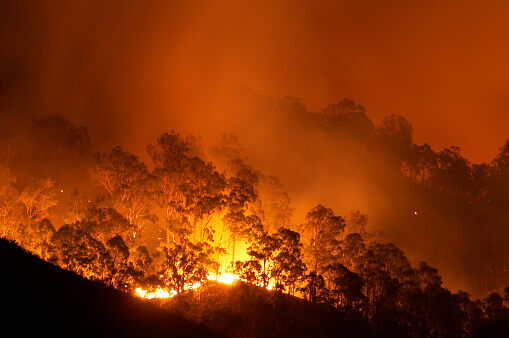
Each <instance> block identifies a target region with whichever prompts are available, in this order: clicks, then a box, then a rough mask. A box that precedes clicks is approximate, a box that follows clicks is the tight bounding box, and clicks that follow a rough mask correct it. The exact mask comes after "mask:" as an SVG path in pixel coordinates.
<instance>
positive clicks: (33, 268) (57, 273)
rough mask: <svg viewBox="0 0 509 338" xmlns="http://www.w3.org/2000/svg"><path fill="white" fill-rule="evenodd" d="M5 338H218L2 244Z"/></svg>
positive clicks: (0, 301)
mask: <svg viewBox="0 0 509 338" xmlns="http://www.w3.org/2000/svg"><path fill="white" fill-rule="evenodd" d="M0 293H1V294H0V306H1V308H2V311H1V312H2V313H3V314H2V315H0V336H5V337H11V336H12V337H14V336H16V337H24V336H29V335H30V336H32V335H34V336H35V335H37V336H40V337H77V336H78V337H212V336H214V334H212V333H211V332H209V331H207V330H206V329H204V328H203V327H201V326H199V325H197V324H193V323H191V322H189V321H187V320H185V319H182V318H180V317H178V316H175V315H172V314H169V313H167V312H166V311H163V310H161V309H159V308H157V307H156V306H154V305H153V304H149V303H148V302H145V301H143V300H138V299H135V298H133V297H130V296H128V295H126V294H123V293H121V292H119V291H117V290H114V289H112V288H109V287H107V286H105V285H102V284H99V283H95V282H92V281H89V280H86V279H84V278H81V277H79V276H77V275H76V274H74V273H71V272H69V271H65V270H62V269H60V268H58V267H56V266H54V265H52V264H49V263H47V262H44V261H42V260H40V259H38V258H37V257H35V256H33V255H31V254H29V253H27V252H26V251H24V250H23V249H21V248H20V247H18V246H17V245H16V244H14V243H11V242H8V241H6V240H4V239H0Z"/></svg>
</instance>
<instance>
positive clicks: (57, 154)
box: [0, 99, 509, 337]
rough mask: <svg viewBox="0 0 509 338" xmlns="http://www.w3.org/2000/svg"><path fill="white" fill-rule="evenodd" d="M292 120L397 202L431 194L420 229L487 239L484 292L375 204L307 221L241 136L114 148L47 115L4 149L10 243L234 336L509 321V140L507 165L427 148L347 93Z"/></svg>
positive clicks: (3, 202) (174, 138)
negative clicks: (447, 229)
mask: <svg viewBox="0 0 509 338" xmlns="http://www.w3.org/2000/svg"><path fill="white" fill-rule="evenodd" d="M292 103H295V102H293V101H291V100H290V101H287V104H292ZM289 114H290V113H289ZM291 114H292V117H291V120H292V121H293V124H292V125H290V126H288V130H286V131H285V133H287V134H288V135H292V134H298V133H300V134H301V138H300V139H301V141H300V142H303V143H304V142H305V140H306V139H314V140H315V139H323V140H324V142H329V143H327V145H328V149H335V147H337V148H347V149H349V151H350V152H352V153H355V154H357V155H356V156H358V158H362V163H363V170H365V171H367V172H368V173H369V174H370V176H371V179H372V180H374V181H378V182H386V185H387V189H386V191H387V192H386V194H385V195H380V196H379V198H380V199H384V202H383V203H385V204H386V205H397V204H398V203H399V202H398V201H400V200H403V199H404V200H420V201H422V205H426V208H421V209H416V210H415V211H413V212H412V215H409V218H408V219H414V218H412V217H413V216H416V217H420V216H421V214H422V213H423V214H425V215H424V217H426V213H427V214H434V215H435V216H436V215H437V214H439V215H442V214H450V215H451V216H450V217H451V218H453V219H454V221H453V222H454V223H455V224H460V226H456V228H458V229H462V230H461V233H460V232H459V231H458V234H457V235H458V236H461V237H467V238H469V239H471V240H472V243H478V242H479V243H480V242H482V245H479V246H477V247H475V246H472V247H471V248H470V250H469V252H468V253H465V259H467V258H468V259H469V268H471V272H472V275H473V276H475V281H476V283H475V288H472V290H473V292H475V294H476V295H480V296H479V297H476V298H475V299H474V297H472V296H471V295H470V294H469V292H467V291H461V290H458V291H457V292H452V291H450V290H449V289H448V288H447V287H446V285H444V283H443V281H442V277H441V275H440V273H439V271H438V270H437V269H436V268H434V267H433V266H430V265H429V264H427V263H426V262H424V261H418V262H414V261H412V260H411V259H409V258H407V256H406V255H405V252H403V250H401V249H400V248H399V247H398V246H397V245H396V244H394V243H393V242H392V241H390V238H389V236H387V235H386V234H384V233H383V231H380V230H379V229H375V228H374V227H373V226H372V224H371V223H370V215H368V214H365V213H364V212H362V211H360V210H356V209H355V210H351V211H350V212H349V213H346V214H342V215H339V214H337V213H336V212H335V211H334V210H333V209H332V208H330V207H329V206H327V205H323V204H322V203H316V204H314V205H313V206H312V207H311V208H309V210H305V211H304V212H302V213H303V214H305V217H304V218H303V219H302V220H297V221H296V217H294V216H295V213H296V210H295V208H294V206H293V205H292V199H291V196H290V195H289V193H287V191H286V189H285V184H284V182H282V181H281V180H280V179H279V178H278V177H276V176H273V175H271V173H266V172H263V171H261V170H259V169H257V168H256V167H255V166H253V165H252V164H251V163H250V161H249V159H248V158H247V156H246V154H245V151H244V149H243V147H242V145H241V144H242V140H241V139H240V138H239V137H237V136H236V135H234V134H225V135H223V137H222V138H221V140H220V141H219V142H217V143H216V144H215V145H214V146H211V147H205V146H204V144H203V143H202V142H201V141H200V138H198V137H195V136H192V135H181V134H180V133H179V132H178V131H175V130H170V131H168V132H166V133H163V134H162V135H160V136H158V137H156V138H154V140H153V142H152V143H150V144H149V145H147V146H146V153H145V154H134V153H131V152H130V151H129V150H127V149H124V148H123V147H120V146H117V147H114V148H113V149H108V150H104V149H101V147H98V146H97V145H95V144H94V142H93V140H92V139H91V138H90V137H89V134H88V131H87V129H86V128H85V127H80V126H76V125H74V124H72V123H71V122H69V121H68V120H67V119H65V118H63V117H61V116H58V115H55V116H48V117H41V118H36V119H33V120H32V121H30V122H29V123H27V125H26V126H25V128H24V129H23V130H21V131H19V130H16V131H13V132H11V133H10V134H9V135H6V137H3V138H2V139H1V140H0V142H1V143H0V234H1V237H3V238H6V239H8V240H11V241H14V242H16V243H17V244H18V245H19V246H21V247H22V248H24V249H25V250H27V251H29V252H31V253H33V254H34V255H36V256H38V257H40V258H41V259H43V260H45V261H47V262H50V263H52V264H54V265H57V266H59V267H61V268H63V269H66V270H69V271H72V272H74V273H76V274H78V275H80V276H83V277H85V278H87V279H90V280H94V281H100V282H102V283H104V284H106V285H108V286H111V287H113V288H115V289H118V290H120V291H122V292H125V293H127V294H130V295H133V296H135V297H142V298H147V299H150V301H152V302H154V303H156V304H158V305H159V306H160V307H162V308H164V309H167V310H168V311H170V312H173V313H176V314H179V315H181V316H183V317H185V318H186V319H189V320H191V321H194V322H197V323H200V324H204V325H205V326H207V327H208V328H209V329H211V330H213V331H215V332H219V333H222V334H224V335H226V336H229V337H244V336H256V337H258V336H259V337H262V336H291V335H295V331H287V329H288V328H289V327H295V326H296V327H299V326H298V325H300V324H299V322H306V321H307V322H308V324H309V327H308V329H309V330H310V332H315V333H317V332H318V333H320V332H322V331H320V330H321V329H320V327H321V328H322V329H323V327H328V328H329V329H327V330H332V329H331V327H335V326H334V325H336V324H337V323H342V324H341V325H343V329H344V328H345V327H347V326H348V327H351V328H352V329H351V330H350V331H349V332H343V335H344V336H360V335H363V336H410V337H430V336H434V337H462V336H474V335H476V334H479V332H481V331H480V330H482V328H484V327H486V325H489V324H490V325H507V322H508V321H509V272H508V270H507V269H509V264H508V260H507V257H506V256H504V255H505V252H504V248H507V246H505V245H506V244H507V243H508V242H509V240H508V234H507V231H506V232H500V231H497V230H496V229H502V228H504V227H507V225H508V222H509V208H508V205H509V195H508V193H507V191H508V190H507V188H508V187H509V141H508V142H507V143H506V144H504V145H503V146H502V147H501V148H500V151H499V154H498V155H497V157H496V158H495V159H494V160H493V161H492V162H490V163H484V164H472V163H470V162H469V161H468V159H466V158H464V157H463V156H462V155H461V153H460V149H459V148H457V147H449V148H445V149H443V150H440V151H435V150H433V149H432V148H431V147H430V146H429V145H427V144H422V145H418V144H415V143H414V142H413V138H412V134H413V127H412V125H411V123H410V122H408V121H407V120H406V119H405V118H404V117H402V116H398V115H389V116H387V117H386V118H384V119H383V120H382V121H381V122H380V123H379V124H374V123H373V122H372V121H371V120H370V119H369V117H368V116H367V114H366V112H365V109H364V107H362V106H361V105H358V104H356V103H355V102H353V101H351V100H348V99H345V100H342V101H340V102H339V103H337V104H333V105H330V106H328V107H327V108H325V109H324V110H323V111H321V112H319V113H309V112H307V111H303V110H298V109H297V110H293V111H292V112H291ZM300 125H306V126H307V127H306V129H305V130H306V132H305V133H301V130H300V129H299V128H298V127H295V126H300ZM292 126H293V127H292ZM331 140H332V141H331ZM309 161H310V165H311V162H312V158H310V159H309ZM349 168H350V169H351V170H352V171H354V170H355V168H356V166H355V163H353V164H351V165H350V166H349ZM294 170H295V171H304V172H305V173H306V174H307V175H313V174H314V172H313V170H307V171H306V170H305V169H303V168H294ZM390 186H397V187H398V189H393V190H391V189H390ZM325 188H326V189H328V190H330V191H331V192H337V193H338V194H341V193H342V192H341V187H340V186H335V185H334V184H333V183H332V182H331V183H330V185H329V186H327V187H325ZM345 198H348V196H345ZM385 199H386V200H387V201H385ZM381 203H382V202H381ZM393 212H395V210H388V211H387V213H393ZM429 217H430V218H424V219H420V220H419V222H421V223H422V222H424V223H426V222H432V221H433V218H431V216H429ZM426 224H427V223H426ZM409 226H411V224H409ZM427 226H428V227H429V228H432V227H433V224H429V225H427ZM456 228H455V229H456ZM490 229H491V230H490ZM424 240H432V239H430V237H428V238H425V239H424ZM487 248H490V249H487ZM484 249H486V251H484ZM479 250H480V251H479ZM488 250H490V251H488ZM6 259H7V258H6ZM472 290H469V291H470V292H472ZM276 308H277V309H278V310H277V311H276ZM271 309H273V310H271ZM271 311H274V312H277V316H268V315H266V314H267V313H271ZM332 323H336V324H334V325H333V324H332ZM504 323H505V324H504ZM337 325H340V324H337ZM361 328H362V330H365V331H362V332H361V331H360V330H361ZM505 328H507V326H505ZM327 330H325V331H323V332H322V333H323V336H330V335H331V334H332V333H331V332H330V331H327ZM338 330H339V329H338ZM246 332H250V333H246ZM292 332H293V333H292ZM301 333H302V332H301ZM318 333H317V336H319V335H320V334H322V333H320V334H318Z"/></svg>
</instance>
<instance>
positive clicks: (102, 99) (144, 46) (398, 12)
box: [0, 0, 509, 162]
mask: <svg viewBox="0 0 509 338" xmlns="http://www.w3.org/2000/svg"><path fill="white" fill-rule="evenodd" d="M123 4H124V5H123V6H118V5H113V4H110V3H108V4H103V2H102V1H97V2H95V3H90V2H88V1H73V2H67V1H62V2H61V3H59V2H57V1H55V2H51V3H49V2H45V1H41V2H38V3H36V2H34V3H28V2H27V3H24V2H12V3H11V4H6V3H4V4H2V5H0V7H2V8H0V9H1V11H0V12H1V13H3V16H4V17H3V18H2V20H1V22H2V23H0V25H1V26H0V32H1V35H0V39H1V40H0V42H1V43H2V45H3V46H4V47H5V48H3V51H2V54H1V56H0V75H1V77H2V78H3V79H2V80H1V81H0V108H1V110H0V111H1V114H12V115H14V114H22V113H23V112H25V111H30V113H33V112H59V113H61V114H64V115H68V116H69V117H70V118H71V119H74V120H76V121H77V122H79V123H80V122H81V123H84V124H88V125H90V128H91V132H92V134H93V135H94V134H96V135H100V137H103V138H107V139H108V138H110V139H109V140H110V141H111V142H112V143H115V142H119V140H124V141H125V140H126V139H127V140H128V141H129V140H131V142H132V140H134V139H139V140H142V141H143V143H144V144H145V141H146V140H149V139H151V138H153V137H154V135H156V133H158V132H160V131H161V130H164V129H169V128H172V127H177V128H179V129H183V130H184V131H189V132H195V133H202V134H203V133H207V131H210V129H219V128H223V127H227V126H228V123H230V122H231V121H233V120H236V119H241V117H240V116H238V115H236V113H235V112H231V111H229V109H228V108H229V102H228V101H229V99H230V96H229V95H230V90H231V88H232V87H235V86H237V85H239V84H241V85H247V86H249V87H252V88H254V89H255V90H257V91H259V92H260V93H263V94H267V95H271V96H275V97H282V96H286V95H291V96H296V97H299V98H301V99H303V102H304V103H305V104H306V105H307V106H308V107H309V109H311V110H313V111H316V110H319V109H320V108H321V107H324V106H325V105H327V104H329V103H334V102H337V101H339V100H340V99H342V98H344V97H348V98H351V99H353V100H355V101H357V102H359V103H361V104H363V105H364V106H366V108H367V110H368V114H369V115H370V117H371V118H372V119H374V120H375V121H378V120H380V119H381V117H382V116H384V115H385V114H388V113H395V114H401V115H404V116H406V117H407V118H408V119H409V120H410V121H411V122H412V123H413V125H414V128H415V139H416V141H417V142H428V143H430V144H431V145H432V146H434V147H435V148H441V147H443V146H447V145H458V146H460V147H461V148H462V149H463V151H464V153H465V155H466V156H468V157H469V158H470V159H471V160H473V161H474V162H479V161H488V160H490V159H491V158H493V156H494V155H495V153H496V151H497V148H498V147H499V146H500V145H501V144H502V143H503V142H504V140H505V139H506V138H507V137H509V128H508V125H509V124H508V120H509V114H507V113H506V112H507V110H508V109H509V98H508V97H507V93H509V90H508V89H509V83H508V82H507V81H506V79H507V78H508V75H509V74H508V73H509V66H508V63H507V60H509V43H508V42H509V41H508V39H509V27H508V23H507V22H508V20H506V19H507V14H508V9H509V4H507V3H504V2H496V1H489V2H479V1H475V2H474V1H436V2H433V1H426V2H419V3H418V2H409V1H377V0H374V1H319V2H315V1H295V0H291V1H256V2H239V1H219V2H218V1H182V2H180V3H176V2H172V4H170V3H169V2H164V1H162V2H153V3H150V4H147V3H146V2H143V4H142V3H141V2H134V1H133V2H125V3H124V2H123ZM97 117H100V118H97ZM217 121H220V122H221V126H218V127H216V126H215V125H214V123H215V122H217ZM104 130H107V131H108V133H104ZM101 135H102V136H101Z"/></svg>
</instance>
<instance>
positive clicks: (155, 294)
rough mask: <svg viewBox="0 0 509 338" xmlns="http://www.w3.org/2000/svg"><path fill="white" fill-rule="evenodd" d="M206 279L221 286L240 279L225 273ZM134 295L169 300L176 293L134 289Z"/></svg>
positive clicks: (197, 285)
mask: <svg viewBox="0 0 509 338" xmlns="http://www.w3.org/2000/svg"><path fill="white" fill-rule="evenodd" d="M207 279H208V280H210V281H216V282H218V283H222V284H228V285H231V284H233V283H235V282H236V281H238V280H240V277H239V276H238V275H235V274H232V273H225V274H221V275H219V276H214V275H208V276H207ZM200 286H201V284H200V283H195V284H193V285H192V286H191V287H189V288H188V289H193V290H194V289H197V288H199V287H200ZM135 293H136V295H137V296H139V297H141V298H145V299H154V298H171V297H173V296H175V295H176V294H177V291H175V290H169V291H168V290H165V289H162V288H157V289H156V290H155V291H147V290H144V289H142V288H136V290H135Z"/></svg>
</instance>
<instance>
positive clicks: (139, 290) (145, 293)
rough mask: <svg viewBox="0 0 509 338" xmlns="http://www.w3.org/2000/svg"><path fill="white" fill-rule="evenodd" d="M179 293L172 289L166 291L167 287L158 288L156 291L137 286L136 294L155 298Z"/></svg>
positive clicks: (168, 296)
mask: <svg viewBox="0 0 509 338" xmlns="http://www.w3.org/2000/svg"><path fill="white" fill-rule="evenodd" d="M176 294H177V292H176V291H174V290H171V291H170V292H168V291H166V290H165V289H161V288H158V289H156V290H155V291H152V292H148V291H147V290H144V289H142V288H136V295H138V296H139V297H142V298H146V299H153V298H170V297H173V296H175V295H176Z"/></svg>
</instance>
